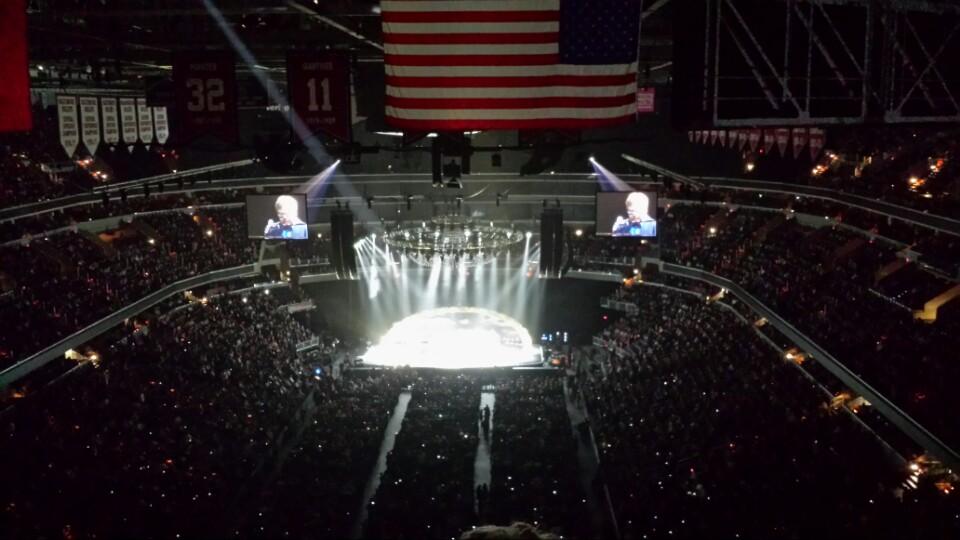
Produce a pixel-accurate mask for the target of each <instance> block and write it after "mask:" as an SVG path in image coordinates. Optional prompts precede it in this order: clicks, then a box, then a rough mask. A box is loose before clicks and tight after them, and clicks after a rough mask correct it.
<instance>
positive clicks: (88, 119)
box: [79, 97, 100, 156]
mask: <svg viewBox="0 0 960 540" xmlns="http://www.w3.org/2000/svg"><path fill="white" fill-rule="evenodd" d="M79 101H80V125H81V126H82V127H81V131H80V133H82V134H83V144H84V146H86V147H87V152H90V155H91V156H92V155H94V154H96V153H97V149H98V148H100V107H99V106H98V105H99V103H98V101H97V98H95V97H82V98H80V99H79Z"/></svg>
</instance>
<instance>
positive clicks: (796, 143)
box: [792, 128, 807, 159]
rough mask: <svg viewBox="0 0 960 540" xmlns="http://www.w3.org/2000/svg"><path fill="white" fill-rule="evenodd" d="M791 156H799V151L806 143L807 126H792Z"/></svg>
mask: <svg viewBox="0 0 960 540" xmlns="http://www.w3.org/2000/svg"><path fill="white" fill-rule="evenodd" d="M792 135H793V157H794V159H796V158H799V157H800V152H802V151H803V147H804V146H806V145H807V128H793V133H792Z"/></svg>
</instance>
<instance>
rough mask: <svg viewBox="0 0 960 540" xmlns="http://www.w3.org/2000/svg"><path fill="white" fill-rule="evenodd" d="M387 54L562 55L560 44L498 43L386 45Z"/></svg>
mask: <svg viewBox="0 0 960 540" xmlns="http://www.w3.org/2000/svg"><path fill="white" fill-rule="evenodd" d="M384 52H385V53H386V54H394V55H398V56H403V55H413V56H417V55H422V56H479V55H504V56H506V55H516V56H520V55H534V54H551V55H558V54H560V44H559V43H522V44H516V43H498V44H489V43H483V44H469V45H452V44H439V45H433V44H431V45H419V44H418V45H407V44H403V45H397V44H393V43H384Z"/></svg>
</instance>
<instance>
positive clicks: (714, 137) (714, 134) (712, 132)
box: [710, 129, 720, 146]
mask: <svg viewBox="0 0 960 540" xmlns="http://www.w3.org/2000/svg"><path fill="white" fill-rule="evenodd" d="M718 137H720V134H719V132H718V131H717V130H715V129H711V130H710V146H713V145H715V144H717V138H718Z"/></svg>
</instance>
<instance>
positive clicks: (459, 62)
mask: <svg viewBox="0 0 960 540" xmlns="http://www.w3.org/2000/svg"><path fill="white" fill-rule="evenodd" d="M383 57H384V62H385V63H387V64H390V65H391V66H427V67H430V68H431V69H434V70H435V69H437V67H438V66H495V67H499V66H553V65H556V63H557V61H559V60H560V55H559V54H513V55H505V56H500V55H496V54H474V55H470V54H422V55H415V54H385V55H384V56H383Z"/></svg>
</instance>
